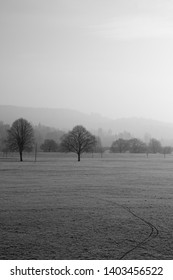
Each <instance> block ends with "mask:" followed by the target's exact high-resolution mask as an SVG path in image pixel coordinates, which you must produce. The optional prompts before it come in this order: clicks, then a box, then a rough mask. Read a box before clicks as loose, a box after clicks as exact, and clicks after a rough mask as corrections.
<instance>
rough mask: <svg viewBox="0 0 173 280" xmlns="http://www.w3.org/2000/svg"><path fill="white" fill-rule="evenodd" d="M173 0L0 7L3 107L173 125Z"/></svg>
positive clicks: (29, 2)
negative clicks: (65, 110) (63, 110)
mask: <svg viewBox="0 0 173 280" xmlns="http://www.w3.org/2000/svg"><path fill="white" fill-rule="evenodd" d="M172 12H173V1H167V0H152V1H151V0H150V1H149V0H140V1H139V0H121V1H120V0H112V1H106V0H92V1H91V0H88V1H83V0H73V1H71V0H49V1H48V0H37V1H35V0H26V1H23V0H15V1H13V0H6V1H0V21H1V24H0V34H1V45H0V59H1V65H0V74H1V84H0V97H1V99H0V100H1V101H0V103H1V104H4V105H5V104H6V105H18V106H31V107H48V108H56V107H57V108H71V109H75V110H78V111H81V112H85V113H86V112H87V113H90V112H96V113H99V114H101V115H103V116H108V117H111V118H114V119H115V118H121V117H133V116H136V117H144V118H152V119H156V120H161V121H166V122H173V109H172V104H173V94H172V93H173V83H172V77H173V51H172V50H173V17H172Z"/></svg>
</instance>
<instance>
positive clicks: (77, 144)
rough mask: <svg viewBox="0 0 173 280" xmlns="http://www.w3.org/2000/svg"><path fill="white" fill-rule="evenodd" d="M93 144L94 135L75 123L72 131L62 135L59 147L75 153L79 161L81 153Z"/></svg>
mask: <svg viewBox="0 0 173 280" xmlns="http://www.w3.org/2000/svg"><path fill="white" fill-rule="evenodd" d="M95 144H96V138H95V136H94V135H92V134H91V133H90V132H89V131H87V130H86V129H85V128H84V127H83V126H81V125H77V126H75V127H74V128H73V130H72V131H70V132H69V133H67V134H65V135H64V136H63V138H62V142H61V147H62V149H63V150H64V151H66V152H74V153H77V155H78V161H80V155H81V153H83V152H88V151H90V150H91V149H92V148H93V147H94V146H95Z"/></svg>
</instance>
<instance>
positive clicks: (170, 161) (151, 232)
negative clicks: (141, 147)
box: [0, 153, 173, 260]
mask: <svg viewBox="0 0 173 280" xmlns="http://www.w3.org/2000/svg"><path fill="white" fill-rule="evenodd" d="M172 229H173V156H172V155H169V156H167V157H166V158H164V157H163V155H159V154H158V155H149V157H148V158H147V157H146V155H145V154H140V155H135V154H108V153H107V154H103V157H102V158H101V157H100V155H94V157H92V156H91V155H88V156H86V155H83V157H82V158H81V162H77V157H76V156H75V155H71V154H65V155H63V154H60V153H52V154H51V153H45V154H43V153H42V154H38V157H37V161H36V162H34V156H33V157H32V156H29V157H28V156H27V155H24V162H22V163H21V162H19V159H18V158H16V157H14V156H13V157H11V158H10V157H7V158H3V157H1V158H0V259H9V260H12V259H18V260H20V259H40V260H44V259H45V260H46V259H50V260H51V259H52V260H53V259H58V260H60V259H78V260H80V259H84V260H87V259H95V260H98V259H118V260H119V259H139V260H140V259H153V260H157V259H173V230H172Z"/></svg>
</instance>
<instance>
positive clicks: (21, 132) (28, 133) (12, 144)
mask: <svg viewBox="0 0 173 280" xmlns="http://www.w3.org/2000/svg"><path fill="white" fill-rule="evenodd" d="M7 141H8V147H9V149H10V150H11V151H18V152H19V155H20V161H23V158H22V154H23V151H28V152H29V151H31V150H32V147H33V143H34V132H33V128H32V125H31V124H30V123H29V122H28V121H27V120H25V119H22V118H20V119H18V120H16V121H14V122H13V124H12V126H11V128H10V129H9V130H8V140H7Z"/></svg>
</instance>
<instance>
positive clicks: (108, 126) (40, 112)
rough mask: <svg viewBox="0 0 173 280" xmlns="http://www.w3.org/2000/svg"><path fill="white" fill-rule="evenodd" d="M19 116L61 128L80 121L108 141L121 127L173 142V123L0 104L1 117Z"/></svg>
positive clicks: (142, 134) (132, 132) (9, 118)
mask: <svg viewBox="0 0 173 280" xmlns="http://www.w3.org/2000/svg"><path fill="white" fill-rule="evenodd" d="M20 117H23V118H26V119H27V120H28V121H30V122H31V123H32V124H33V125H38V124H39V123H40V124H43V125H46V126H50V127H55V128H59V129H61V130H64V131H67V130H70V129H72V128H73V126H75V125H77V124H81V125H84V126H85V127H86V128H87V129H89V130H91V131H92V132H94V133H95V134H99V135H100V136H101V137H102V138H104V142H106V143H107V144H108V142H111V141H112V140H113V139H115V137H118V134H119V133H121V132H124V131H128V132H129V133H130V134H131V135H132V136H134V137H139V138H141V139H145V138H147V137H155V138H157V139H159V140H162V142H169V143H171V142H172V143H173V124H172V123H165V122H160V121H156V120H150V119H143V118H121V119H116V120H113V119H109V118H106V117H103V116H101V115H99V114H85V113H82V112H79V111H75V110H71V109H62V108H56V109H52V108H29V107H17V106H5V105H0V121H3V122H4V123H7V124H12V122H13V121H14V120H16V119H17V118H20ZM106 139H107V140H106ZM108 139H109V140H108ZM145 140H146V139H145Z"/></svg>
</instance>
